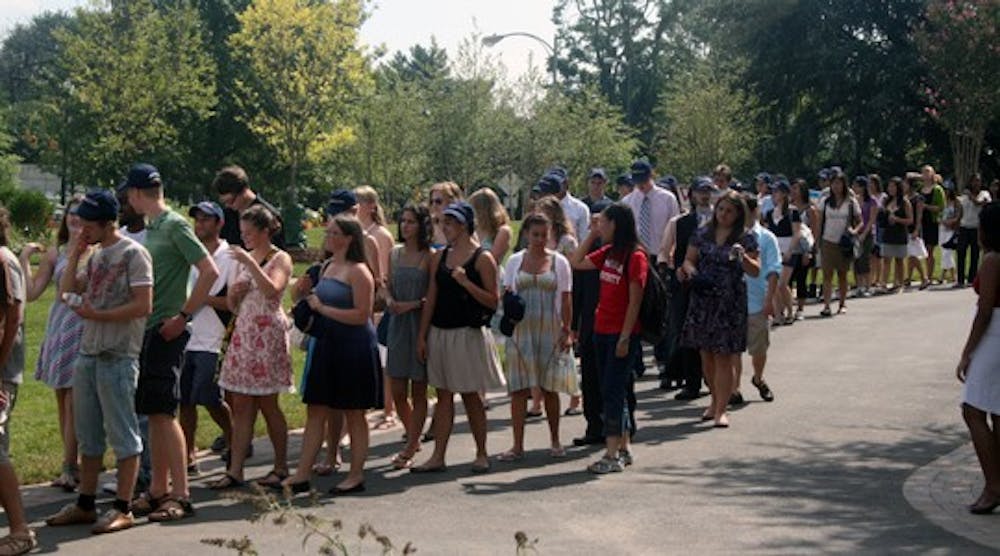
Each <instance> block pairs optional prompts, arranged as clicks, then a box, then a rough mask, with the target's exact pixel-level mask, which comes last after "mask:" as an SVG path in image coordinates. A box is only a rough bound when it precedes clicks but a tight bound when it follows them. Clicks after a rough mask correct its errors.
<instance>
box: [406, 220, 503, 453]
mask: <svg viewBox="0 0 1000 556" xmlns="http://www.w3.org/2000/svg"><path fill="white" fill-rule="evenodd" d="M441 224H442V230H443V232H444V234H445V237H446V238H447V240H448V247H447V248H446V249H445V250H444V251H443V252H439V253H435V254H434V257H433V259H432V260H431V273H432V276H433V280H431V282H430V285H429V287H428V289H427V303H426V304H425V306H424V312H423V314H422V315H421V318H420V331H419V332H418V333H417V357H419V358H420V359H421V360H424V361H426V362H427V382H428V384H430V385H431V386H433V387H434V388H435V389H436V390H437V394H438V402H437V406H436V407H435V409H434V420H433V427H434V440H435V443H434V453H433V454H432V455H431V457H430V459H428V460H427V461H426V462H424V463H423V464H422V465H420V466H417V467H411V468H410V471H411V472H413V473H429V472H435V471H443V470H444V469H445V450H446V449H447V446H448V438H449V437H450V436H451V429H452V426H453V425H454V422H455V401H454V394H455V392H458V393H459V394H461V396H462V404H463V405H464V406H465V413H466V415H468V417H469V428H471V429H472V436H473V438H475V441H476V458H475V461H474V462H473V464H472V471H473V472H478V473H483V472H486V471H488V470H489V467H490V464H489V459H488V458H487V454H486V409H485V407H484V406H483V400H482V398H481V397H480V395H479V393H480V392H484V391H487V390H495V389H498V388H501V387H503V386H504V384H505V383H504V378H503V372H502V370H501V368H500V359H499V357H497V351H496V345H495V344H494V342H493V333H492V332H490V330H489V328H487V327H486V326H485V325H486V324H487V323H489V320H490V317H491V316H492V315H493V313H494V312H495V311H496V307H497V304H498V303H499V299H500V295H499V290H498V288H497V287H496V284H497V265H496V262H494V261H493V256H492V255H491V254H490V253H489V252H488V251H486V250H484V249H483V248H482V247H480V246H479V244H478V243H476V242H475V241H474V240H473V239H472V232H473V230H475V217H474V213H473V210H472V207H471V206H470V205H469V204H468V203H464V202H458V203H452V204H451V205H448V208H446V209H445V210H444V213H443V215H442V218H441ZM484 284H489V286H488V287H484Z"/></svg>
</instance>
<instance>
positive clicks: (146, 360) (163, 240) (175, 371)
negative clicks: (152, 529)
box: [120, 164, 219, 521]
mask: <svg viewBox="0 0 1000 556" xmlns="http://www.w3.org/2000/svg"><path fill="white" fill-rule="evenodd" d="M120 189H124V190H125V194H126V195H127V197H126V198H127V199H128V203H129V204H130V205H132V208H134V209H135V211H136V212H137V213H139V214H142V215H144V216H145V217H146V219H147V221H148V225H147V229H146V249H148V250H149V254H150V255H151V256H152V258H153V312H152V314H151V315H150V317H149V320H148V321H147V323H146V333H145V338H144V341H143V351H142V354H141V356H140V358H139V362H140V366H139V384H138V387H137V390H136V398H135V408H136V411H137V412H138V413H139V414H140V415H147V416H148V417H149V440H150V445H151V446H152V447H153V449H152V450H151V453H152V455H153V461H152V464H153V476H152V478H151V484H150V487H149V495H150V497H151V499H153V500H158V501H160V505H159V507H158V508H156V510H155V511H153V513H151V514H150V519H152V520H154V521H157V520H159V521H173V520H177V519H182V518H184V517H187V516H190V515H192V513H193V508H192V506H191V503H190V492H189V491H188V477H187V469H186V468H187V463H186V461H185V460H186V457H187V448H186V446H185V442H184V431H183V430H182V429H181V426H180V424H179V423H178V422H177V419H176V418H175V416H176V413H177V409H178V405H179V402H180V400H179V399H178V393H179V384H178V380H179V378H180V373H181V367H182V365H183V358H184V348H185V346H186V345H187V342H188V338H189V336H190V335H189V333H188V332H187V329H186V327H187V323H188V322H189V321H190V320H191V318H192V317H193V315H194V313H195V311H197V310H198V309H199V308H201V307H202V306H203V305H205V303H206V302H207V300H208V297H209V295H208V292H209V290H210V289H211V287H212V284H213V283H215V280H216V279H217V278H218V277H219V269H218V268H217V267H216V266H215V261H214V260H213V259H212V257H211V256H210V255H209V254H208V251H206V250H205V247H204V246H203V245H202V244H201V242H200V241H198V238H197V236H195V234H194V230H193V229H192V228H191V224H189V223H188V221H187V220H186V219H185V218H184V217H183V216H181V215H180V214H177V213H176V212H174V211H173V210H171V209H170V207H168V206H167V204H166V201H165V200H164V196H163V182H162V180H161V177H160V173H159V172H158V171H157V170H156V168H154V167H153V166H151V165H149V164H136V165H135V166H133V167H132V168H131V169H130V170H129V172H128V176H127V177H126V179H125V181H124V182H123V183H122V185H121V188H120ZM192 267H193V268H196V269H197V270H198V279H197V280H196V281H195V282H194V285H193V287H192V288H191V290H190V291H191V293H190V295H188V277H189V275H190V272H191V268H192Z"/></svg>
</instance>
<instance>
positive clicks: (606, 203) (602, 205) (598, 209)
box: [590, 199, 614, 215]
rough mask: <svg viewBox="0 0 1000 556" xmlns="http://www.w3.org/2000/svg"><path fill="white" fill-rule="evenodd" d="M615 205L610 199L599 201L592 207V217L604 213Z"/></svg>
mask: <svg viewBox="0 0 1000 556" xmlns="http://www.w3.org/2000/svg"><path fill="white" fill-rule="evenodd" d="M613 204H614V203H612V202H611V201H610V200H609V199H600V200H598V201H595V202H594V204H592V205H590V214H592V215H594V214H601V213H602V212H604V209H606V208H608V207H610V206H611V205H613Z"/></svg>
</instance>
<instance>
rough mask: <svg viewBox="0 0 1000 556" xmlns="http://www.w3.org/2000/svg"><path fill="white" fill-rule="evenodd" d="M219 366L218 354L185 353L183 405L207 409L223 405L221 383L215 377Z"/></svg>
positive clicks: (182, 381) (182, 376)
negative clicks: (199, 406)
mask: <svg viewBox="0 0 1000 556" xmlns="http://www.w3.org/2000/svg"><path fill="white" fill-rule="evenodd" d="M218 364H219V354H218V353H212V352H210V351H186V352H184V367H183V368H182V369H181V405H201V406H205V407H220V406H221V405H222V391H221V390H219V382H218V380H216V377H215V374H216V371H217V369H218Z"/></svg>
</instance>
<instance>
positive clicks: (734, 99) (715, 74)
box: [656, 61, 762, 181]
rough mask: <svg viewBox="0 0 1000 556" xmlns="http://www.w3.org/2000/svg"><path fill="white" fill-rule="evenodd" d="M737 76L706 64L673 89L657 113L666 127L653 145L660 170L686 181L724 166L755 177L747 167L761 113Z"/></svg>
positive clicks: (707, 62) (758, 130)
mask: <svg viewBox="0 0 1000 556" xmlns="http://www.w3.org/2000/svg"><path fill="white" fill-rule="evenodd" d="M735 75H738V73H736V72H733V71H729V70H726V69H723V68H721V67H718V66H713V65H712V64H711V63H710V62H709V61H705V62H703V63H701V64H700V65H699V66H698V68H697V69H696V70H695V71H693V72H692V73H690V74H688V75H686V76H684V77H683V78H681V79H679V80H678V81H677V82H676V83H674V84H672V86H671V88H670V91H669V92H668V93H667V94H665V95H664V96H663V98H662V99H661V102H660V105H659V107H658V109H657V114H658V115H659V116H660V117H661V118H662V122H663V124H664V125H662V126H661V129H664V132H663V133H661V134H660V136H659V137H658V138H657V145H656V153H657V159H658V161H659V165H660V166H661V167H666V168H669V169H670V172H672V173H673V174H674V175H676V176H677V177H678V178H680V179H682V180H684V181H687V180H689V179H691V178H693V177H695V176H698V175H707V174H708V173H709V172H711V169H712V168H713V167H714V166H715V165H717V164H719V163H722V162H725V163H727V164H729V165H730V166H731V167H732V168H733V169H734V170H736V171H737V172H740V171H743V172H750V171H753V169H752V168H750V167H749V166H748V163H749V162H750V161H751V159H752V157H753V153H754V151H755V148H756V146H757V142H758V140H759V139H760V138H761V135H762V131H760V124H759V119H760V116H761V108H760V103H759V102H758V101H757V99H756V98H755V97H754V96H753V95H752V94H749V93H747V92H746V91H745V90H743V89H741V88H740V87H739V83H738V82H737V80H736V79H735V77H734V76H735Z"/></svg>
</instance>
